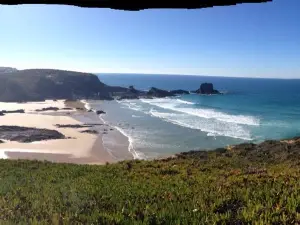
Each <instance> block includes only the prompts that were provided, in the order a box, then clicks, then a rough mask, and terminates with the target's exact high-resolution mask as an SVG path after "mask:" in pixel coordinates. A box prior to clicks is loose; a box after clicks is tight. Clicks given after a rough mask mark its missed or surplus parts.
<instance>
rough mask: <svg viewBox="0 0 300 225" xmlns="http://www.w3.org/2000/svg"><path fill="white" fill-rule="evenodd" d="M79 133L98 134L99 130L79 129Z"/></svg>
mask: <svg viewBox="0 0 300 225" xmlns="http://www.w3.org/2000/svg"><path fill="white" fill-rule="evenodd" d="M80 133H87V134H99V132H98V131H96V130H83V131H80Z"/></svg>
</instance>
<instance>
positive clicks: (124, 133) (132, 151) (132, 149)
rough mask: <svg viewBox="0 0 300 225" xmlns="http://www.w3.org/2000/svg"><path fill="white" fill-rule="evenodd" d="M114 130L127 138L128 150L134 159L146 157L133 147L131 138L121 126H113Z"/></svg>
mask: <svg viewBox="0 0 300 225" xmlns="http://www.w3.org/2000/svg"><path fill="white" fill-rule="evenodd" d="M113 127H114V128H115V129H116V130H118V131H119V132H120V133H121V134H123V135H124V136H125V137H127V138H128V142H129V145H128V151H129V152H130V153H131V154H132V155H133V158H134V159H146V156H145V155H144V154H143V153H142V152H139V151H136V150H135V149H134V147H133V139H132V137H131V136H130V135H128V134H127V133H126V132H125V131H124V130H123V129H122V128H120V127H117V126H113Z"/></svg>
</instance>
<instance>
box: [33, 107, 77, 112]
mask: <svg viewBox="0 0 300 225" xmlns="http://www.w3.org/2000/svg"><path fill="white" fill-rule="evenodd" d="M58 110H72V108H69V107H65V108H61V109H60V108H57V107H47V108H42V109H36V110H35V111H36V112H46V111H58Z"/></svg>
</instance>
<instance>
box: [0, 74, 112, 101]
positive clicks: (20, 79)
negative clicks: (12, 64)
mask: <svg viewBox="0 0 300 225" xmlns="http://www.w3.org/2000/svg"><path fill="white" fill-rule="evenodd" d="M114 89H115V87H111V90H114ZM111 90H110V86H107V85H105V84H104V83H102V82H101V81H100V80H99V79H98V77H97V76H96V75H94V74H89V73H80V72H73V71H65V70H53V69H30V70H19V71H12V72H4V73H0V101H4V102H19V101H43V100H45V99H79V98H87V99H105V100H111V99H112V98H111V96H110V91H111Z"/></svg>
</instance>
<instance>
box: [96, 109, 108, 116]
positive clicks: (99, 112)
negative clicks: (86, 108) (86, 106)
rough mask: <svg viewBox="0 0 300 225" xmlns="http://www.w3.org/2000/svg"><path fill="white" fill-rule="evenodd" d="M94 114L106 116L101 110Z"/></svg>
mask: <svg viewBox="0 0 300 225" xmlns="http://www.w3.org/2000/svg"><path fill="white" fill-rule="evenodd" d="M96 114H97V115H101V114H106V112H104V111H102V110H97V111H96Z"/></svg>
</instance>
